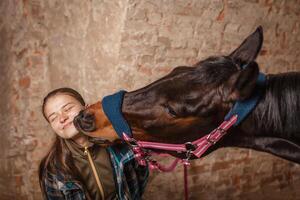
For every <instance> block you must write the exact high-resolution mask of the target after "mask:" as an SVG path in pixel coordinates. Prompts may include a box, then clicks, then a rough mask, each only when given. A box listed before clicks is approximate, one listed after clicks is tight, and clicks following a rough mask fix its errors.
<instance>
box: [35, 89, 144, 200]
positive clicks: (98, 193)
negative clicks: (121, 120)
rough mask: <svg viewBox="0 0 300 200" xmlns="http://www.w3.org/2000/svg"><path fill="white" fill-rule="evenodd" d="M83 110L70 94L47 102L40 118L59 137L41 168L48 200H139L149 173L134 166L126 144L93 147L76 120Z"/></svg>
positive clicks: (53, 96)
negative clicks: (77, 127)
mask: <svg viewBox="0 0 300 200" xmlns="http://www.w3.org/2000/svg"><path fill="white" fill-rule="evenodd" d="M84 106H85V102H84V100H83V98H82V96H81V95H80V94H79V93H78V92H77V91H75V90H73V89H71V88H59V89H56V90H54V91H52V92H50V93H49V94H48V95H47V96H46V97H45V98H44V101H43V107H42V112H43V115H44V117H45V119H46V120H47V122H48V123H49V124H50V126H51V128H52V129H53V131H54V132H55V134H56V139H55V142H54V143H53V145H52V147H51V149H50V151H49V153H48V154H47V155H46V156H45V158H44V159H43V160H42V161H41V164H40V167H39V180H40V186H41V190H42V193H43V196H44V199H50V200H52V199H55V200H60V199H72V200H73V199H76V200H81V199H100V200H104V199H141V196H142V192H143V189H144V187H145V185H146V182H147V177H148V169H147V167H142V166H139V165H138V164H137V163H136V162H135V160H134V156H133V153H132V151H131V150H130V149H129V147H128V146H127V145H126V144H125V143H122V142H118V143H114V144H110V145H109V146H108V145H107V144H94V143H92V142H90V140H89V138H88V137H87V136H85V135H83V134H81V133H79V132H78V131H77V129H76V128H75V127H74V124H73V119H74V117H75V116H76V115H77V114H78V113H79V111H80V110H82V109H83V108H84Z"/></svg>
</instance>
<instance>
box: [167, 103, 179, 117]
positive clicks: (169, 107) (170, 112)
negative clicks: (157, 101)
mask: <svg viewBox="0 0 300 200" xmlns="http://www.w3.org/2000/svg"><path fill="white" fill-rule="evenodd" d="M165 109H166V111H167V113H168V114H170V115H171V116H172V117H177V113H176V112H175V111H174V109H173V108H172V107H171V106H169V105H165Z"/></svg>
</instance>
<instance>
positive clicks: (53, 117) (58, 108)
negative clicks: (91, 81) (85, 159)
mask: <svg viewBox="0 0 300 200" xmlns="http://www.w3.org/2000/svg"><path fill="white" fill-rule="evenodd" d="M82 109H83V106H82V105H81V103H80V102H79V101H78V100H76V99H75V98H74V97H72V96H70V95H68V94H56V95H54V96H52V97H50V98H48V100H47V102H46V105H45V110H44V112H45V115H46V117H47V119H48V121H49V123H50V125H51V127H52V129H53V130H54V132H55V133H56V134H57V135H59V136H60V137H62V138H65V139H69V138H73V137H74V136H76V135H77V134H78V130H77V129H76V128H75V126H74V124H73V119H74V117H75V116H76V115H77V114H78V113H79V111H80V110H82Z"/></svg>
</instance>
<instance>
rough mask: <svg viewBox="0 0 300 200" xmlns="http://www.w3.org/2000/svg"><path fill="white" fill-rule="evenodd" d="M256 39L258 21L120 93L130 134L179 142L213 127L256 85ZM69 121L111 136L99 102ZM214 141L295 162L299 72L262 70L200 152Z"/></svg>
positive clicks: (299, 159) (298, 158) (298, 154)
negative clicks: (230, 46)
mask: <svg viewBox="0 0 300 200" xmlns="http://www.w3.org/2000/svg"><path fill="white" fill-rule="evenodd" d="M262 42H263V32H262V28H261V27H259V28H257V30H256V31H255V32H254V33H252V34H251V35H250V36H248V37H247V38H246V39H245V40H244V42H243V43H242V44H241V45H240V46H239V47H238V48H237V49H236V50H234V51H233V52H232V53H231V54H229V55H228V56H218V57H209V58H207V59H205V60H203V61H200V62H198V63H197V64H195V65H193V66H180V67H176V68H175V69H174V70H173V71H172V72H170V73H169V74H168V75H166V76H165V77H163V78H161V79H159V80H157V81H155V82H153V83H151V84H149V85H148V86H146V87H144V88H141V89H138V90H136V91H133V92H128V93H126V94H125V96H124V100H123V104H122V112H123V115H124V117H125V118H126V120H127V122H128V123H129V124H130V126H131V129H132V132H133V137H134V138H135V139H137V140H146V141H156V142H168V143H185V142H188V141H193V140H195V139H197V138H200V137H202V136H204V135H205V134H207V133H209V132H210V131H211V130H213V129H215V128H216V127H217V126H218V125H219V124H220V123H221V122H222V121H223V119H224V116H225V115H226V114H227V113H228V112H229V110H230V109H231V107H232V106H233V105H234V103H235V102H236V101H241V100H245V99H248V98H249V97H250V96H251V95H252V94H253V93H254V92H255V91H254V90H255V84H256V81H257V78H258V74H259V67H258V64H257V63H256V62H255V59H256V57H257V55H258V54H259V52H260V49H261V46H262ZM245 64H247V68H245V69H243V68H242V66H243V65H245ZM74 123H75V125H76V126H77V128H78V129H79V130H80V131H82V132H83V133H85V134H87V135H89V136H92V137H100V138H105V139H110V140H115V139H117V138H118V136H117V135H116V133H115V132H114V130H113V128H112V126H111V124H110V122H109V120H108V119H107V118H106V116H105V114H104V113H103V110H102V105H101V102H97V103H95V104H93V105H91V106H89V107H88V108H86V109H85V110H84V111H82V112H81V113H80V114H79V115H78V116H77V118H76V119H75V120H74ZM220 147H242V148H250V149H255V150H259V151H264V152H268V153H271V154H273V155H276V156H279V157H281V158H284V159H287V160H290V161H293V162H296V163H300V73H299V72H298V73H296V72H295V73H283V74H276V75H267V83H266V86H265V87H264V88H263V95H262V98H261V100H260V102H259V103H258V105H257V106H256V107H255V109H254V110H253V111H252V112H251V113H250V114H249V116H248V117H247V118H246V119H245V120H244V121H243V122H242V123H241V124H240V125H239V126H237V127H234V128H231V129H230V130H229V133H228V134H227V135H226V136H225V137H224V138H223V139H222V140H220V141H219V142H218V143H217V144H216V145H215V146H213V147H211V148H210V149H209V151H208V152H207V153H206V154H205V155H207V154H208V153H210V152H212V151H214V150H216V149H218V148H220ZM178 156H180V155H179V154H178Z"/></svg>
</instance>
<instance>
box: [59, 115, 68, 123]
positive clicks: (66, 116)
mask: <svg viewBox="0 0 300 200" xmlns="http://www.w3.org/2000/svg"><path fill="white" fill-rule="evenodd" d="M68 118H69V117H68V115H67V114H66V113H64V112H62V113H61V115H60V118H59V120H60V122H61V123H63V122H65V121H66V120H67V119H68Z"/></svg>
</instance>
